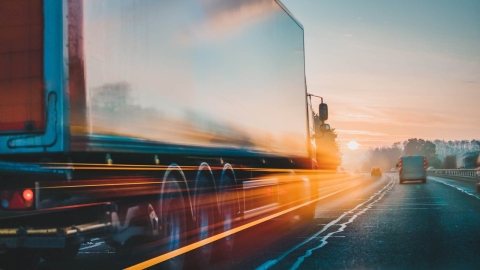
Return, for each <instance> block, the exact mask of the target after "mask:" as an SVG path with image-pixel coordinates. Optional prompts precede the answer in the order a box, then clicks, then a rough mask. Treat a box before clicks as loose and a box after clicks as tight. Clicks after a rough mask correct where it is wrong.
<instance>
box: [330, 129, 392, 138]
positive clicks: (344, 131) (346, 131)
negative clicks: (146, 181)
mask: <svg viewBox="0 0 480 270" xmlns="http://www.w3.org/2000/svg"><path fill="white" fill-rule="evenodd" d="M335 131H336V132H337V133H338V134H349V135H353V134H355V135H369V136H387V134H385V133H376V132H371V131H367V130H354V129H336V130H335Z"/></svg>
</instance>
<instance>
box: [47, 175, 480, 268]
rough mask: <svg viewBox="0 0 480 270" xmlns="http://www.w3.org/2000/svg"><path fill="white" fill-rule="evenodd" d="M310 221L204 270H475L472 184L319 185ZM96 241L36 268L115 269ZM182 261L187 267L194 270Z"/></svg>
mask: <svg viewBox="0 0 480 270" xmlns="http://www.w3.org/2000/svg"><path fill="white" fill-rule="evenodd" d="M320 191H321V197H322V199H321V200H320V201H319V202H318V203H317V207H316V215H315V218H314V219H313V220H311V221H300V220H299V219H298V217H294V216H292V215H289V216H283V217H280V218H277V219H274V220H271V221H267V222H265V223H263V224H261V225H258V226H256V227H254V228H252V229H248V230H246V231H242V232H240V233H238V234H237V235H236V246H235V250H234V256H233V257H232V258H231V259H229V260H221V259H217V258H214V259H212V263H211V265H210V268H211V269H326V268H327V269H359V268H360V269H480V258H479V256H478V255H479V254H480V195H479V194H478V193H476V192H475V190H474V185H473V184H472V183H471V182H468V181H467V182H465V181H458V180H449V179H446V178H440V177H429V178H428V180H427V183H426V184H421V183H417V182H410V183H406V184H403V185H400V184H398V177H397V175H395V174H384V176H383V177H380V178H378V177H377V178H371V177H370V176H358V175H357V176H354V177H350V178H344V179H338V180H331V181H325V182H324V183H322V186H321V190H320ZM130 265H132V261H129V260H125V259H124V258H120V259H119V258H116V256H115V253H114V250H113V249H111V248H109V247H108V246H106V245H105V244H104V243H103V242H102V241H100V240H93V241H92V242H90V243H87V244H84V245H82V247H81V250H80V252H79V255H78V256H77V258H76V259H75V261H74V262H73V263H70V264H64V263H58V264H53V263H47V262H43V261H42V262H41V263H40V265H39V269H67V268H68V269H87V268H92V269H93V268H95V269H100V268H101V269H121V268H124V267H128V266H130ZM194 266H195V265H194V264H188V265H187V268H193V267H194Z"/></svg>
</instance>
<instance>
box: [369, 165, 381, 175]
mask: <svg viewBox="0 0 480 270" xmlns="http://www.w3.org/2000/svg"><path fill="white" fill-rule="evenodd" d="M370 176H382V169H380V168H377V167H373V168H372V171H371V172H370Z"/></svg>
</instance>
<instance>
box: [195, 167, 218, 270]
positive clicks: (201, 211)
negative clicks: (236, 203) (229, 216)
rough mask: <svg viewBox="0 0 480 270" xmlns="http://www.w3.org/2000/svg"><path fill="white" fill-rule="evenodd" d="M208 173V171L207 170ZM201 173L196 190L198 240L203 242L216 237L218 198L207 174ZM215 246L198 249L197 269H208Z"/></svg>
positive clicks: (196, 255) (204, 246)
mask: <svg viewBox="0 0 480 270" xmlns="http://www.w3.org/2000/svg"><path fill="white" fill-rule="evenodd" d="M205 172H206V170H205ZM205 172H204V173H201V175H200V176H199V177H198V179H197V185H196V188H195V198H194V201H195V219H196V220H195V222H196V228H197V239H196V241H201V240H204V239H207V238H209V237H212V236H213V235H214V233H215V232H214V224H215V207H216V198H215V194H214V193H213V192H210V191H211V190H212V189H211V186H210V185H209V183H210V181H209V179H208V175H206V173H205ZM212 249H213V244H212V243H210V244H207V245H203V246H201V247H199V248H197V249H196V250H195V251H194V253H195V261H196V263H197V265H196V266H197V267H198V268H200V269H206V268H207V267H208V264H209V262H210V257H211V256H212Z"/></svg>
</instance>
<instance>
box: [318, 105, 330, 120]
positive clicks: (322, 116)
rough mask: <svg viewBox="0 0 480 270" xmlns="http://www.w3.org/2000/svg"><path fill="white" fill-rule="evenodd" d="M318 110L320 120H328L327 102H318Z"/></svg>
mask: <svg viewBox="0 0 480 270" xmlns="http://www.w3.org/2000/svg"><path fill="white" fill-rule="evenodd" d="M318 112H319V114H320V120H321V121H322V122H323V121H326V120H328V105H327V103H320V106H319V107H318Z"/></svg>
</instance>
